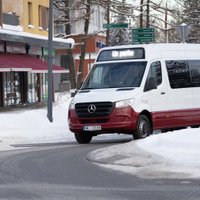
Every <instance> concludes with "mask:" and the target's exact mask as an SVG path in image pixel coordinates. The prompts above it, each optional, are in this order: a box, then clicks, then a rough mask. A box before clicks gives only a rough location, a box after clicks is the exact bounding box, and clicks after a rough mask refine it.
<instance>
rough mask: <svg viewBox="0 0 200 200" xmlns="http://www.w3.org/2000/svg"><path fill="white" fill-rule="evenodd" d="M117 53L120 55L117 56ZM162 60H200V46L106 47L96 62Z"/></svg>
mask: <svg viewBox="0 0 200 200" xmlns="http://www.w3.org/2000/svg"><path fill="white" fill-rule="evenodd" d="M135 49H136V52H135V53H133V54H132V53H130V51H132V50H135ZM125 51H128V53H127V58H126V56H125V55H126V54H125V53H124V52H125ZM142 51H143V53H142ZM110 52H111V53H112V54H111V53H110ZM117 52H120V53H118V54H117ZM121 52H122V53H121ZM104 54H105V55H104ZM110 55H111V56H110ZM113 55H114V57H113ZM135 55H136V56H135ZM117 56H118V57H117ZM160 58H162V59H164V60H166V59H200V44H189V43H164V44H163V43H159V44H141V45H139V44H138V45H122V46H113V47H105V48H102V49H101V50H100V51H99V54H98V56H97V59H96V62H106V61H113V60H135V59H145V60H154V59H160Z"/></svg>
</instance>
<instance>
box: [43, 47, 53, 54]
mask: <svg viewBox="0 0 200 200" xmlns="http://www.w3.org/2000/svg"><path fill="white" fill-rule="evenodd" d="M43 55H44V56H48V48H46V47H44V48H43ZM52 55H53V56H55V55H56V51H55V49H52Z"/></svg>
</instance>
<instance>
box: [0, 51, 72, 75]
mask: <svg viewBox="0 0 200 200" xmlns="http://www.w3.org/2000/svg"><path fill="white" fill-rule="evenodd" d="M6 71H19V72H25V71H26V72H31V73H47V72H48V63H47V61H43V60H41V59H38V58H36V57H34V56H30V55H24V54H4V53H2V54H0V72H6ZM52 72H53V73H68V72H69V70H67V69H64V68H63V67H60V66H58V65H53V66H52Z"/></svg>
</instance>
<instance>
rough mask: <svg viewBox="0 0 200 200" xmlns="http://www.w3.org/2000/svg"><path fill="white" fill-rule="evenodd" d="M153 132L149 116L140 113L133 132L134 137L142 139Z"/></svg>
mask: <svg viewBox="0 0 200 200" xmlns="http://www.w3.org/2000/svg"><path fill="white" fill-rule="evenodd" d="M151 133H152V128H151V124H150V121H149V118H148V117H147V116H145V115H140V116H139V118H138V121H137V124H136V130H135V132H134V133H133V137H134V139H142V138H145V137H147V136H149V135H150V134H151Z"/></svg>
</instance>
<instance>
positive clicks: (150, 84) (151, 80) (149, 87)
mask: <svg viewBox="0 0 200 200" xmlns="http://www.w3.org/2000/svg"><path fill="white" fill-rule="evenodd" d="M154 89H157V84H156V79H155V78H153V77H151V78H149V79H148V80H147V82H146V84H145V87H144V92H147V91H149V90H154Z"/></svg>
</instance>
